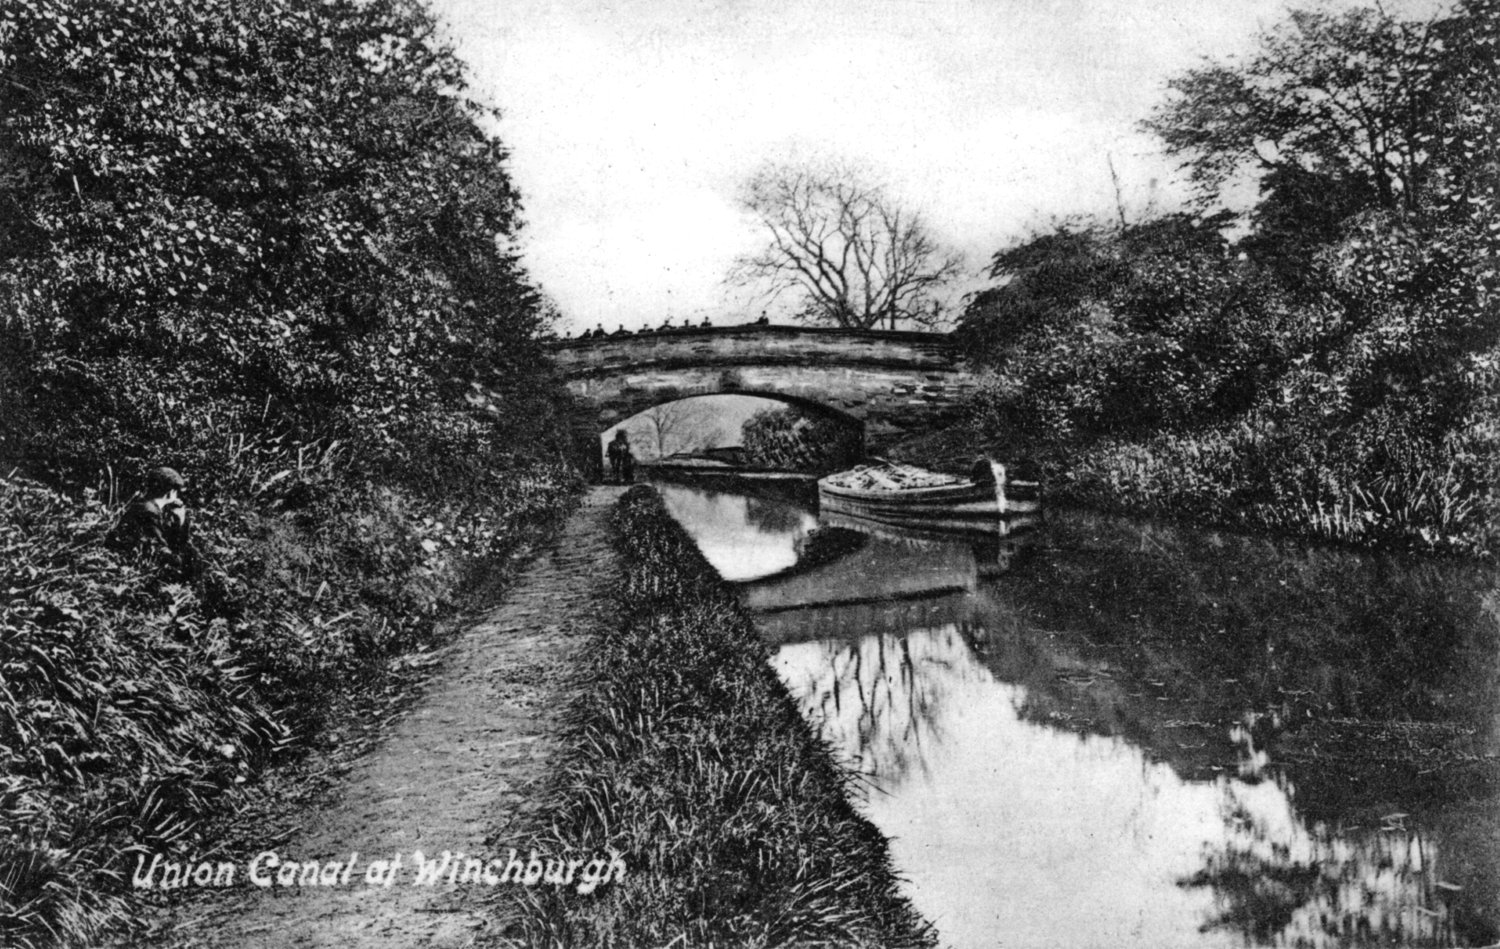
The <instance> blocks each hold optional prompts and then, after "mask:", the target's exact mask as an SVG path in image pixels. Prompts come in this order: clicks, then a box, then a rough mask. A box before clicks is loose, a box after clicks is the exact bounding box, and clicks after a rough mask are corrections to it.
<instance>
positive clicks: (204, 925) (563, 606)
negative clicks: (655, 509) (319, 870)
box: [165, 488, 622, 949]
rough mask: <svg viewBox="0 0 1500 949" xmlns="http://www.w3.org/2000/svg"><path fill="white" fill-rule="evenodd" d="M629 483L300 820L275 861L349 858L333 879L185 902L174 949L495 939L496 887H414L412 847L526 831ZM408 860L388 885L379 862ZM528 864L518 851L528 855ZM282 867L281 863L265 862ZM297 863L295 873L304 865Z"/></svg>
mask: <svg viewBox="0 0 1500 949" xmlns="http://www.w3.org/2000/svg"><path fill="white" fill-rule="evenodd" d="M621 490H622V489H619V488H594V489H592V490H591V491H590V493H589V494H588V496H587V497H586V498H585V500H584V502H583V504H582V506H581V507H580V509H579V510H578V511H577V512H576V513H575V514H574V515H573V517H572V518H571V519H570V520H569V521H568V523H567V525H566V526H565V527H564V528H563V530H562V531H561V532H560V533H559V534H558V536H557V537H556V539H554V540H553V541H552V543H551V544H550V545H548V546H547V547H546V548H545V549H543V550H542V551H541V552H540V553H539V554H538V555H537V556H536V558H535V559H534V560H533V561H532V562H531V563H530V564H529V565H528V566H527V567H526V568H525V569H524V570H523V571H522V573H521V575H520V576H519V577H518V578H517V579H516V582H515V584H514V585H513V586H512V588H511V590H510V592H509V593H508V594H507V595H506V598H505V601H504V603H503V604H502V605H500V606H498V607H496V608H495V609H494V610H493V611H492V612H490V613H489V614H488V615H487V616H486V617H485V619H484V620H482V621H481V622H479V623H478V624H477V625H475V626H473V627H472V628H470V629H469V630H467V631H466V632H464V633H463V634H462V635H460V636H459V637H458V638H457V640H456V641H455V642H454V643H453V644H451V645H450V646H448V647H447V655H446V657H445V658H444V659H443V661H442V662H441V664H440V665H439V666H438V667H437V668H436V669H435V670H434V672H433V677H432V680H431V682H430V683H429V684H428V686H427V688H426V690H425V693H424V694H423V696H422V697H421V699H420V700H419V701H418V702H417V703H416V705H415V706H414V707H413V708H412V709H411V711H410V712H409V713H408V714H407V715H406V716H405V717H404V718H402V719H401V720H400V721H398V722H396V723H394V724H393V726H392V727H391V730H390V732H389V734H388V735H387V737H386V738H385V739H384V740H383V741H382V742H381V743H379V744H378V745H376V746H375V747H374V748H373V749H372V750H371V751H370V752H369V753H368V754H367V755H365V756H364V757H363V758H360V759H358V760H356V761H355V762H354V763H353V766H352V767H351V768H350V769H349V772H348V774H347V776H346V778H345V780H344V784H343V787H342V789H341V791H340V793H339V794H338V795H337V797H336V799H335V800H334V801H333V802H332V804H331V805H329V806H328V807H326V808H325V809H322V810H320V811H319V812H317V813H313V814H307V815H304V817H303V819H302V820H301V821H299V823H300V825H301V826H302V827H303V828H304V830H303V831H302V833H301V834H300V835H298V836H296V837H294V838H292V839H291V840H289V841H288V842H287V843H285V844H283V845H280V846H278V847H277V848H275V853H276V854H277V857H278V859H281V860H284V861H286V860H295V861H303V862H306V861H318V862H320V863H321V864H322V865H323V867H324V869H325V871H326V872H327V874H328V875H329V878H330V879H331V880H332V879H333V876H334V874H335V871H328V870H326V868H327V864H328V863H329V862H330V861H332V862H336V863H337V864H338V865H339V866H340V867H344V866H349V865H350V861H351V859H352V861H353V863H352V867H351V869H350V870H349V872H348V882H347V883H344V882H342V881H338V882H333V883H332V884H331V885H327V886H321V885H319V886H314V885H292V886H287V887H281V886H274V887H272V888H270V889H261V888H257V887H252V886H246V885H244V884H245V882H246V881H245V879H244V878H245V877H247V876H248V870H249V868H248V866H247V865H244V864H242V865H239V866H238V867H237V870H238V876H239V879H238V881H237V884H238V885H236V886H235V887H234V888H232V889H228V890H224V891H222V892H221V893H219V894H218V895H217V896H216V897H214V898H212V899H208V898H202V899H195V900H193V901H192V902H191V903H189V904H187V905H185V906H183V908H182V911H181V914H180V916H181V918H179V919H177V920H175V921H174V923H173V924H172V925H171V927H170V930H169V933H168V935H167V938H166V940H165V941H166V942H167V943H168V944H173V945H180V946H189V945H191V946H224V947H230V946H232V947H262V946H264V947H276V949H280V947H290V946H329V947H332V946H337V947H339V949H358V947H417V946H423V947H429V946H433V947H449V946H468V945H473V944H475V943H476V942H477V943H483V942H484V941H486V939H485V937H486V935H487V934H493V933H494V931H495V929H496V927H497V926H498V924H499V922H500V920H499V919H498V917H497V913H498V911H499V908H500V905H501V901H499V900H497V899H496V892H495V890H494V889H493V888H491V887H489V886H484V885H478V884H474V883H470V884H461V883H453V884H450V883H448V882H447V877H446V875H444V877H443V878H442V879H441V880H440V881H439V882H438V883H436V884H428V885H418V884H416V883H415V876H416V872H415V871H416V861H415V858H414V855H415V853H416V852H417V851H422V852H423V855H424V857H426V858H428V859H431V858H433V857H435V856H438V855H440V854H441V852H442V851H444V850H448V851H453V852H458V851H462V852H463V853H464V854H466V855H471V856H476V857H477V856H482V857H485V858H486V859H488V858H493V857H498V858H500V859H502V860H504V858H505V857H507V856H508V849H506V848H508V846H509V845H511V844H515V843H518V842H522V841H524V840H525V839H526V836H527V834H528V833H529V832H530V830H531V829H532V826H533V821H532V818H533V817H534V815H535V812H536V810H537V808H538V807H540V806H541V804H542V803H543V802H542V800H541V792H542V790H543V787H544V785H545V782H546V779H547V777H548V773H549V762H550V760H551V758H552V755H553V754H554V752H555V751H556V750H557V744H556V738H555V736H556V733H557V728H558V724H559V716H560V714H561V712H562V710H563V709H564V708H565V706H566V701H567V695H566V693H567V688H568V676H569V673H570V671H571V670H572V668H573V665H574V663H573V657H574V655H575V651H576V650H577V649H578V648H579V646H580V644H581V642H582V640H583V637H584V635H585V634H586V631H587V629H588V627H589V625H590V624H591V623H592V622H593V621H594V620H595V619H596V618H597V615H598V611H599V610H600V609H602V608H603V605H604V604H605V602H606V600H605V591H606V587H607V585H608V583H609V582H610V580H611V579H612V578H613V577H614V576H615V571H616V569H617V566H616V563H615V555H614V552H613V550H612V549H611V547H610V543H609V533H608V525H607V520H606V519H607V516H608V513H609V510H610V508H611V506H612V505H613V503H614V501H615V499H616V498H617V497H618V496H619V494H620V492H621ZM397 854H399V855H400V856H401V860H402V863H401V865H400V866H399V868H398V869H397V870H396V876H395V879H394V881H393V883H392V885H390V886H383V885H373V884H368V883H366V881H365V877H366V874H368V873H370V872H371V869H370V864H371V862H372V861H376V860H387V861H389V860H390V859H391V858H392V857H393V856H394V855H397ZM523 859H524V854H523ZM262 869H265V870H266V871H267V872H268V873H269V874H270V875H272V876H274V875H275V873H276V872H277V869H278V868H266V867H265V865H264V863H263V864H262ZM299 872H300V871H299Z"/></svg>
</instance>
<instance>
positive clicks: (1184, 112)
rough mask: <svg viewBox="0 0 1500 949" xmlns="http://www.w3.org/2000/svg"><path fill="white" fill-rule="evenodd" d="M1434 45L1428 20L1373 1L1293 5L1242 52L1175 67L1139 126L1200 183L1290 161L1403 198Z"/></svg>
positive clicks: (1424, 160) (1418, 166)
mask: <svg viewBox="0 0 1500 949" xmlns="http://www.w3.org/2000/svg"><path fill="white" fill-rule="evenodd" d="M1442 48H1443V44H1442V41H1441V39H1440V37H1439V31H1438V30H1436V29H1435V28H1434V24H1433V23H1414V22H1409V21H1403V20H1399V19H1396V18H1395V17H1392V16H1390V15H1388V14H1386V13H1384V12H1383V11H1381V10H1379V9H1369V8H1359V9H1353V10H1349V11H1345V12H1342V13H1328V12H1321V11H1308V10H1300V11H1295V12H1293V13H1292V14H1291V17H1290V18H1289V19H1288V20H1287V21H1286V22H1284V23H1283V24H1281V25H1280V26H1279V27H1277V28H1275V29H1273V30H1271V31H1269V32H1267V33H1265V34H1263V35H1262V36H1261V37H1260V48H1259V50H1258V51H1257V52H1256V53H1255V55H1253V56H1252V57H1250V58H1249V59H1248V60H1246V61H1245V62H1243V63H1232V62H1231V63H1210V64H1208V65H1205V66H1203V67H1200V68H1198V69H1194V70H1190V71H1188V72H1186V73H1184V74H1182V75H1181V76H1178V77H1176V78H1174V79H1173V80H1172V81H1171V82H1170V83H1169V88H1170V90H1171V91H1172V93H1173V96H1172V98H1170V99H1169V100H1168V101H1167V102H1165V103H1164V104H1163V105H1161V106H1160V107H1158V108H1157V109H1156V111H1155V113H1154V114H1153V115H1152V117H1151V118H1150V119H1149V120H1148V121H1147V122H1146V123H1145V126H1146V128H1147V129H1148V130H1150V131H1153V132H1155V133H1157V134H1158V135H1160V136H1161V138H1162V140H1163V141H1164V142H1165V143H1166V145H1167V147H1168V149H1169V150H1170V151H1172V152H1174V153H1176V154H1180V155H1184V156H1186V158H1187V167H1188V169H1189V170H1190V172H1191V174H1192V178H1193V180H1194V181H1195V182H1197V183H1198V185H1199V186H1200V187H1202V188H1203V189H1205V190H1206V191H1208V192H1209V193H1213V192H1216V191H1217V189H1218V188H1219V187H1220V186H1221V185H1223V184H1224V182H1225V181H1226V180H1228V179H1229V178H1231V177H1232V176H1234V175H1235V174H1237V173H1238V172H1241V171H1243V170H1245V169H1247V167H1248V168H1249V169H1250V170H1252V171H1256V172H1260V173H1262V174H1265V173H1270V172H1273V171H1278V170H1283V171H1284V170H1288V169H1298V170H1300V171H1302V172H1303V173H1305V174H1312V175H1315V176H1317V177H1319V178H1321V179H1324V180H1327V181H1330V182H1345V181H1351V182H1358V183H1359V184H1362V185H1364V186H1366V187H1368V188H1369V189H1370V190H1371V192H1372V193H1373V195H1374V196H1375V200H1376V202H1377V204H1378V206H1380V207H1384V208H1395V207H1397V206H1402V205H1404V206H1406V207H1412V206H1414V204H1415V201H1416V200H1417V195H1418V193H1419V191H1420V190H1421V187H1422V185H1423V182H1424V180H1425V178H1426V175H1427V173H1428V170H1429V161H1430V157H1431V155H1430V148H1429V145H1430V142H1431V134H1430V133H1431V126H1430V115H1431V111H1432V107H1433V103H1434V100H1435V97H1436V96H1437V92H1438V88H1437V87H1438V84H1437V76H1438V70H1437V68H1436V62H1435V57H1436V55H1437V54H1438V53H1440V52H1441V50H1442ZM1296 180H1297V179H1295V178H1294V179H1292V180H1290V181H1276V180H1273V181H1272V182H1270V184H1271V185H1272V186H1275V185H1277V184H1287V185H1290V184H1294V183H1296ZM1302 197H1303V198H1304V200H1305V198H1306V197H1307V194H1306V193H1305V192H1304V194H1303V195H1302Z"/></svg>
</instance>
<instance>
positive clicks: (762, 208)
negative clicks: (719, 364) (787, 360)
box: [730, 165, 960, 329]
mask: <svg viewBox="0 0 1500 949" xmlns="http://www.w3.org/2000/svg"><path fill="white" fill-rule="evenodd" d="M740 201H741V204H742V206H743V207H744V209H745V210H746V211H748V212H749V213H750V215H751V216H752V217H754V218H755V220H756V222H757V223H758V224H759V225H760V226H761V227H763V228H764V229H765V230H766V232H767V233H768V235H769V240H768V242H767V244H766V246H765V247H764V248H763V249H762V250H761V251H760V252H759V253H756V254H754V255H751V256H746V257H742V258H740V259H739V260H738V261H736V263H735V267H734V270H733V271H732V272H731V275H730V279H731V280H732V281H733V282H736V283H739V284H741V285H752V286H760V287H764V288H766V290H767V292H768V293H769V295H770V296H771V297H773V298H775V297H777V296H779V295H781V294H783V293H790V294H792V295H793V296H794V297H795V298H796V299H797V304H798V307H799V309H798V313H797V315H798V317H799V318H801V319H803V320H806V321H808V322H815V323H827V324H831V325H833V326H843V327H848V328H851V329H870V328H874V327H879V326H880V325H882V324H884V325H885V326H886V327H887V328H889V329H895V328H896V327H897V325H898V324H899V323H900V322H901V321H903V320H904V321H906V322H907V323H914V324H921V325H926V324H931V323H935V322H937V321H939V320H941V319H942V317H943V312H942V303H941V300H940V298H939V296H938V294H939V291H941V289H942V288H943V287H944V286H945V285H946V284H947V283H948V282H949V281H950V280H951V279H952V278H953V277H955V276H956V275H957V274H958V272H959V267H960V258H959V257H958V256H957V255H955V254H953V253H950V252H948V251H946V250H944V249H943V248H942V247H941V246H940V245H939V244H938V241H937V240H936V238H934V237H933V235H932V233H931V232H930V231H929V230H928V228H927V225H926V223H925V222H924V221H923V220H922V218H921V215H919V214H916V213H914V212H911V211H907V210H906V209H904V208H902V207H900V206H899V205H898V204H896V203H895V202H894V201H893V200H892V199H891V198H890V196H889V195H887V194H886V193H885V191H884V190H883V189H881V188H879V187H877V186H873V185H870V184H867V183H865V182H864V181H862V180H860V177H859V175H858V174H857V173H856V172H854V171H853V170H851V169H849V168H847V167H841V166H829V167H821V168H820V167H803V166H792V165H767V166H766V167H764V168H762V169H761V170H760V171H759V172H757V173H756V174H755V176H754V177H752V178H751V179H750V181H749V182H748V183H747V184H746V185H745V188H744V191H743V194H742V195H741V199H740Z"/></svg>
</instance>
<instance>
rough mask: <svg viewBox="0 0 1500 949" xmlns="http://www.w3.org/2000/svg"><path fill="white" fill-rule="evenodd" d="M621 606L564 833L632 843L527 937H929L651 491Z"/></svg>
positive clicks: (603, 843) (589, 659)
mask: <svg viewBox="0 0 1500 949" xmlns="http://www.w3.org/2000/svg"><path fill="white" fill-rule="evenodd" d="M615 519H616V528H617V531H618V534H617V540H616V545H617V548H618V549H619V551H620V553H621V555H622V557H623V560H624V564H625V575H624V577H623V581H622V583H621V586H620V589H619V591H618V596H617V601H616V602H617V610H616V611H615V612H614V613H613V614H612V616H611V619H610V620H609V621H608V622H606V623H603V624H601V628H600V629H599V630H597V632H596V633H595V636H594V638H593V639H592V641H591V643H590V645H589V647H588V650H587V652H586V655H585V660H584V661H585V668H584V669H583V670H582V671H583V673H584V675H585V677H586V681H588V682H589V683H590V684H591V685H590V688H589V689H588V690H587V691H586V692H584V693H583V695H582V696H581V697H580V699H579V700H578V704H577V706H576V707H575V708H574V709H573V711H572V723H571V725H570V734H569V745H570V746H571V748H572V752H571V754H570V755H569V757H568V759H567V760H566V761H565V763H564V766H563V769H562V771H561V774H560V777H559V782H558V783H559V785H560V787H561V790H562V801H561V804H560V806H558V807H557V809H556V810H555V811H554V813H553V814H552V821H553V825H554V827H555V829H556V833H557V836H558V843H559V844H560V845H562V846H565V847H567V848H571V849H577V850H580V851H582V852H585V853H588V852H594V853H600V852H604V851H605V850H607V849H613V850H614V851H616V852H618V853H620V854H622V855H624V857H625V859H626V861H627V862H628V864H629V867H630V873H629V875H628V876H627V877H626V879H625V880H624V881H623V882H622V883H617V884H614V885H612V886H611V887H610V888H609V889H608V890H607V891H602V892H600V893H598V894H596V895H595V896H594V897H593V898H592V899H590V900H587V901H579V900H577V899H576V898H573V899H568V900H563V899H560V898H557V897H555V896H551V895H546V896H541V897H539V898H538V902H537V903H536V905H534V906H533V907H532V910H533V912H532V914H531V915H530V917H529V918H528V919H527V920H525V921H524V926H525V932H524V934H523V935H524V938H525V941H526V943H527V944H528V945H570V946H582V945H589V946H637V945H641V946H644V945H652V946H666V945H674V944H681V945H694V946H700V945H755V946H790V945H823V946H846V945H869V946H925V945H930V944H931V942H932V935H931V932H930V930H929V929H928V928H927V927H926V926H925V924H923V923H922V922H921V920H920V918H919V917H917V916H916V914H915V913H914V911H913V910H912V909H911V907H910V905H909V904H908V903H907V902H906V901H905V899H904V898H902V897H901V896H899V894H898V892H897V889H896V883H895V876H894V874H893V872H892V871H891V868H890V864H889V859H888V856H887V851H886V846H885V841H884V838H882V837H881V836H880V833H879V832H878V831H877V830H876V829H875V828H874V827H873V826H872V825H871V824H869V823H868V822H867V821H865V820H864V819H862V818H861V817H859V816H858V815H857V814H856V813H855V811H854V810H853V808H852V807H851V806H850V804H849V801H848V797H849V795H850V794H851V793H855V792H857V788H856V787H855V786H854V785H853V783H852V779H851V777H850V776H849V775H848V774H846V773H844V772H842V771H840V770H839V768H838V767H837V766H836V765H835V764H834V763H833V760H832V758H831V757H830V755H829V753H828V750H827V749H826V748H825V747H823V746H822V745H821V744H820V743H819V741H818V739H817V738H816V737H815V736H814V735H813V734H812V732H810V731H809V730H808V728H807V726H806V724H805V723H804V722H803V721H802V718H801V716H800V715H799V713H798V711H797V709H796V706H795V705H794V703H793V702H792V701H791V699H790V697H789V696H788V695H787V693H786V690H785V689H784V688H783V687H782V686H781V684H780V683H779V682H778V681H777V679H776V676H775V673H774V672H773V671H772V670H771V668H770V664H769V662H768V661H767V660H768V657H767V653H766V647H765V644H764V643H763V642H762V641H761V640H760V638H759V636H758V635H757V633H756V631H755V627H754V625H753V623H752V621H751V619H750V617H749V615H748V614H747V613H745V612H744V610H743V609H742V608H741V607H740V606H739V604H738V603H737V601H736V600H735V597H734V594H733V593H732V592H731V591H730V590H729V589H728V588H727V587H726V586H725V584H724V583H723V581H721V580H720V579H719V577H718V575H717V574H716V573H714V570H713V568H712V567H711V566H709V565H708V563H707V561H705V560H704V559H703V555H702V554H701V553H699V551H698V549H697V547H696V546H695V545H694V544H693V541H692V539H691V538H690V537H688V535H687V534H686V532H685V531H683V529H682V528H681V527H680V526H679V525H678V524H677V523H676V522H675V521H674V520H672V518H671V516H670V515H669V514H668V513H667V512H666V509H665V508H664V507H663V506H662V503H661V500H660V498H659V496H658V495H657V494H656V493H655V492H654V491H652V490H651V489H649V488H646V487H638V488H634V489H632V490H631V492H630V493H628V494H627V495H626V496H625V497H624V499H623V500H622V501H621V502H620V506H619V508H618V510H617V513H616V516H615Z"/></svg>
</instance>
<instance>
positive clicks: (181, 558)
mask: <svg viewBox="0 0 1500 949" xmlns="http://www.w3.org/2000/svg"><path fill="white" fill-rule="evenodd" d="M185 487H187V481H186V479H184V478H183V477H182V475H180V474H178V473H177V471H176V470H174V469H172V468H154V469H152V470H151V471H150V472H148V473H147V475H146V482H145V487H144V489H143V490H142V491H140V492H139V493H137V494H136V495H135V497H133V498H131V499H130V503H129V504H128V505H126V506H125V513H124V514H122V515H121V516H120V522H119V523H118V524H116V525H115V527H114V530H112V531H110V538H109V539H110V542H111V544H112V546H114V547H116V548H118V549H122V550H140V549H142V548H147V549H152V550H155V551H157V552H164V553H167V554H169V555H171V557H172V559H173V560H175V561H176V562H177V563H178V564H179V565H180V566H182V567H184V568H185V569H191V568H192V567H193V565H194V564H196V562H197V556H196V552H195V551H194V549H193V541H192V515H191V513H190V512H189V511H188V507H187V504H185V503H184V502H183V500H182V495H181V491H182V489H183V488H185Z"/></svg>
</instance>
